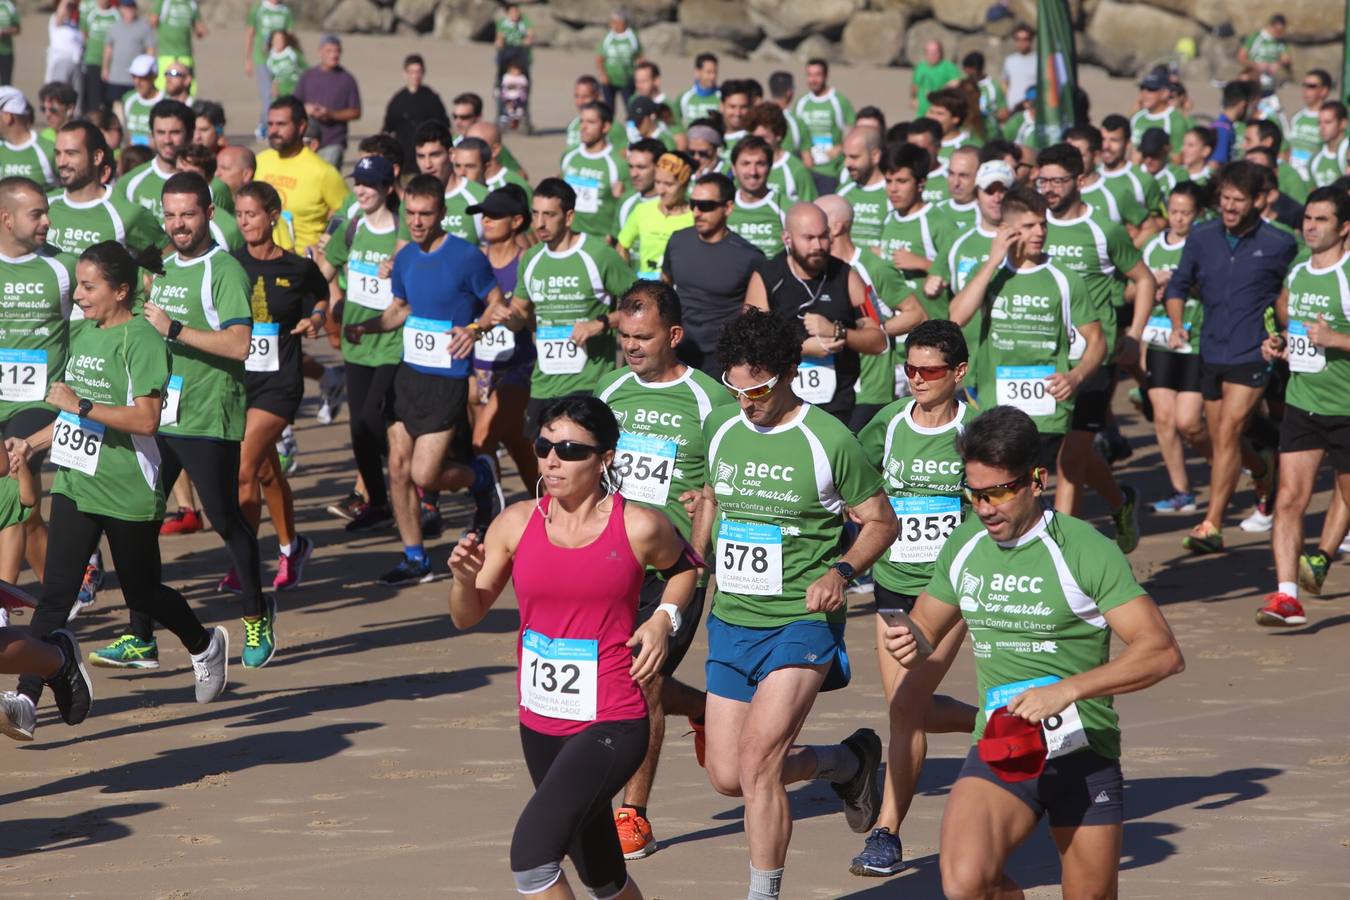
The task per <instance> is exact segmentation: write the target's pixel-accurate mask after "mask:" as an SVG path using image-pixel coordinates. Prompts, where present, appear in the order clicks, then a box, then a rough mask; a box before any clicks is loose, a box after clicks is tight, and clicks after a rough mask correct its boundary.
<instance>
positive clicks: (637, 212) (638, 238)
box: [619, 199, 694, 281]
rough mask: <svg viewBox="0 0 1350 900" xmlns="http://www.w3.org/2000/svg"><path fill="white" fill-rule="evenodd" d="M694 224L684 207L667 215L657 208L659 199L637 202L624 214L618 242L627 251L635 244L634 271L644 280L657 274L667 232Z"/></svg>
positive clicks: (667, 235)
mask: <svg viewBox="0 0 1350 900" xmlns="http://www.w3.org/2000/svg"><path fill="white" fill-rule="evenodd" d="M693 227H694V213H693V211H692V210H690V209H689V208H688V207H686V208H685V211H684V212H682V213H676V214H675V215H673V216H668V215H666V214H665V213H663V212H662V211H661V201H660V199H652V200H648V201H647V202H645V203H640V204H638V206H637V207H636V208H635V209H634V210H633V211H632V213H630V214H629V216H628V221H627V222H625V223H624V225H623V230H622V231H620V232H619V243H620V244H621V245H622V246H623V248H624V249H625V250H629V251H631V250H632V249H633V247H634V245H636V246H637V248H638V251H637V260H638V262H637V275H638V278H641V279H643V280H644V281H656V280H657V279H659V278H660V277H661V262H662V260H664V259H665V257H666V244H668V243H669V242H670V236H671V235H672V234H674V233H675V232H677V231H680V230H681V229H684V228H693Z"/></svg>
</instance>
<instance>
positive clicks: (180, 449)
mask: <svg viewBox="0 0 1350 900" xmlns="http://www.w3.org/2000/svg"><path fill="white" fill-rule="evenodd" d="M157 441H158V443H159V455H160V456H161V457H162V458H163V462H162V463H160V467H159V479H160V480H159V484H160V488H161V489H162V490H163V491H164V494H165V496H168V495H169V494H171V493H172V492H173V485H174V482H175V481H177V480H178V476H179V475H180V474H182V472H183V470H184V469H187V473H188V477H190V478H191V479H192V486H193V487H195V488H196V489H197V496H198V497H199V498H201V502H202V509H203V510H204V511H205V512H206V517H207V518H208V519H210V520H211V527H212V528H214V529H215V530H216V534H218V535H220V539H221V540H222V541H224V542H225V549H226V550H228V551H229V554H230V559H231V560H232V561H233V563H234V571H235V574H236V575H238V576H239V584H240V585H241V586H242V587H243V592H242V596H243V598H244V615H246V616H249V617H256V616H261V615H262V614H263V611H264V610H263V595H262V571H261V566H262V562H261V560H260V559H259V557H258V534H257V532H255V531H254V530H253V528H252V526H250V525H249V524H248V520H246V519H245V518H244V511H243V510H241V509H240V508H239V443H238V442H237V441H216V440H209V439H203V438H181V437H166V436H165V435H162V434H161V435H160V436H159V437H158V438H157ZM131 633H132V634H134V635H136V637H138V638H140V639H141V640H143V641H148V640H150V639H151V638H152V637H154V636H155V631H154V623H153V622H151V620H150V617H149V616H147V615H143V614H141V613H138V612H137V611H136V610H135V609H133V610H132V611H131Z"/></svg>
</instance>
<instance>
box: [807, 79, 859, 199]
mask: <svg viewBox="0 0 1350 900" xmlns="http://www.w3.org/2000/svg"><path fill="white" fill-rule="evenodd" d="M829 80H830V64H829V63H828V62H826V61H825V60H823V59H821V58H819V57H814V58H812V59H809V60H807V61H806V93H805V94H802V95H801V96H800V97H798V98H797V103H796V105H795V106H793V108H792V111H793V113H794V114H795V115H796V116H797V118H798V119H799V120H800V121H801V123H802V124H803V125H805V126H806V132H807V133H806V134H805V135H803V136H802V138H803V140H804V141H805V142H806V146H805V147H803V148H802V149H803V150H805V151H809V152H808V153H807V154H806V155H807V156H808V157H809V158H810V160H811V167H812V168H813V169H814V170H815V171H817V172H819V173H820V174H821V175H822V176H824V177H825V178H827V179H838V178H839V173H840V172H841V171H843V168H844V133H845V132H846V131H848V129H849V126H851V125H852V124H853V119H854V114H853V104H852V103H850V102H849V101H848V98H847V97H845V96H844V95H843V94H840V93H839V92H838V91H836V90H835V89H834V88H832V87H830V86H829Z"/></svg>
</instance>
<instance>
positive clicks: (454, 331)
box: [446, 325, 478, 359]
mask: <svg viewBox="0 0 1350 900" xmlns="http://www.w3.org/2000/svg"><path fill="white" fill-rule="evenodd" d="M446 334H448V335H450V346H449V351H450V356H451V358H452V359H464V358H465V357H466V356H468V355H469V354H470V353H472V352H473V345H474V344H475V343H476V342H477V340H478V337H477V332H475V331H474V330H473V329H471V328H465V327H464V326H462V325H456V326H455V327H454V328H451V329H450V330H449V331H447V332H446Z"/></svg>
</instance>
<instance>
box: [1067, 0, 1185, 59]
mask: <svg viewBox="0 0 1350 900" xmlns="http://www.w3.org/2000/svg"><path fill="white" fill-rule="evenodd" d="M1203 34H1204V29H1203V28H1201V27H1200V26H1199V25H1197V24H1196V23H1195V22H1193V21H1191V20H1190V19H1185V18H1182V17H1181V16H1177V15H1173V14H1172V13H1169V12H1164V11H1162V10H1160V9H1155V8H1154V7H1151V6H1143V5H1140V4H1131V3H1121V2H1118V0H1102V2H1101V5H1100V6H1098V7H1097V11H1096V12H1095V13H1094V14H1093V16H1092V19H1091V21H1090V22H1089V23H1088V28H1087V32H1086V33H1085V35H1084V37H1085V38H1086V40H1085V41H1084V42H1083V47H1082V50H1081V51H1080V61H1084V60H1087V61H1095V62H1097V63H1098V64H1100V65H1101V66H1102V68H1104V69H1106V70H1107V71H1108V72H1110V73H1111V74H1112V75H1135V74H1137V73H1139V72H1140V71H1142V70H1143V69H1145V68H1147V67H1148V66H1151V65H1153V64H1154V63H1156V62H1157V61H1158V60H1160V59H1164V58H1166V57H1168V56H1170V55H1171V53H1172V50H1173V48H1175V47H1176V43H1177V39H1178V38H1182V37H1191V38H1196V39H1198V38H1199V37H1200V36H1201V35H1203Z"/></svg>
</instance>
